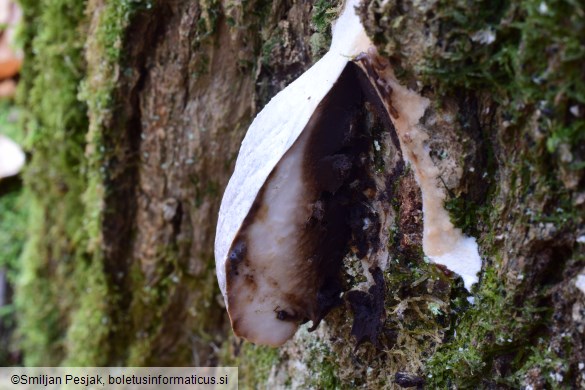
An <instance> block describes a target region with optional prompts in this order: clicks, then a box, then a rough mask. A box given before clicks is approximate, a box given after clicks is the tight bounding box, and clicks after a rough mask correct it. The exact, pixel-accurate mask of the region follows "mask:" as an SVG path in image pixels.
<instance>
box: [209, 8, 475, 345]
mask: <svg viewBox="0 0 585 390" xmlns="http://www.w3.org/2000/svg"><path fill="white" fill-rule="evenodd" d="M358 4H359V1H358V0H348V1H347V2H346V4H345V6H344V10H343V12H342V14H341V16H340V17H339V19H338V21H337V22H336V23H335V25H334V28H333V41H332V45H331V49H330V51H329V52H328V53H327V54H326V55H325V56H324V57H323V58H322V59H321V60H320V61H318V62H317V63H316V64H315V65H314V66H313V67H311V68H310V69H309V70H308V71H307V72H305V73H304V74H303V75H301V76H300V77H299V78H298V79H297V80H295V81H294V82H293V83H291V84H290V85H289V86H288V87H287V88H285V89H284V90H283V91H282V92H280V93H279V94H278V95H276V96H275V97H274V98H273V99H272V100H271V101H270V102H269V103H268V104H267V105H266V107H265V108H264V109H263V110H262V111H261V112H260V113H259V114H258V116H257V117H256V118H255V119H254V121H253V123H252V125H251V126H250V128H249V130H248V132H247V134H246V136H245V138H244V140H243V142H242V146H241V149H240V153H239V155H238V159H237V161H236V167H235V170H234V174H233V176H232V178H231V179H230V181H229V183H228V186H227V188H226V191H225V193H224V197H223V200H222V204H221V207H220V211H219V219H218V227H217V232H216V239H215V258H216V270H217V278H218V282H219V286H220V289H221V292H222V294H223V296H224V300H225V303H226V307H227V310H228V313H229V315H230V320H231V322H232V327H233V329H234V332H235V333H236V334H237V335H238V336H241V337H244V338H246V339H248V340H249V341H252V342H254V343H258V344H265V345H271V346H279V345H281V344H283V343H284V342H286V341H287V340H288V339H289V338H290V337H292V335H293V334H294V333H295V332H296V330H297V328H298V326H299V322H298V321H282V320H279V319H278V318H277V316H276V313H277V311H278V310H286V311H287V312H289V313H290V312H291V310H292V312H293V314H294V303H293V302H289V301H287V299H286V296H287V294H288V293H289V292H295V293H296V294H298V293H299V291H300V292H302V291H304V290H306V289H307V287H306V286H304V285H303V282H304V279H306V278H305V277H304V275H303V272H304V271H305V270H306V261H307V259H306V258H303V257H302V256H301V254H300V253H299V249H298V248H299V247H301V246H302V245H301V243H300V242H299V240H302V239H303V236H302V233H301V232H300V230H302V229H301V228H300V227H301V226H303V223H304V221H306V220H307V218H308V217H309V216H310V213H311V211H310V206H311V202H313V201H314V199H312V198H311V196H312V195H310V194H308V191H307V190H306V189H305V188H304V187H303V186H304V184H303V181H302V160H303V156H304V154H305V150H306V140H307V139H308V138H309V136H308V135H307V134H303V130H304V129H305V128H306V127H307V123H308V122H309V120H310V118H311V116H312V115H313V113H314V112H315V110H316V108H317V106H318V105H319V103H320V102H321V101H322V99H323V98H324V97H325V96H326V95H327V93H328V92H329V91H330V90H331V88H332V87H333V86H334V84H335V82H336V80H337V79H338V78H339V76H340V74H341V72H342V71H343V69H344V68H345V66H346V65H347V63H348V61H350V60H352V59H353V57H355V56H357V55H359V54H361V53H363V52H368V50H370V52H372V44H371V42H370V40H369V39H368V38H367V35H366V33H365V31H364V29H363V26H362V25H361V22H360V21H359V17H358V16H357V15H356V14H355V11H354V9H355V7H356V6H357V5H358ZM374 55H375V54H374ZM386 76H387V78H388V80H386V81H387V82H388V83H389V84H390V85H391V86H392V88H393V91H394V92H393V94H392V103H393V105H394V107H395V109H396V110H397V111H398V114H399V115H398V118H394V117H392V116H391V119H392V121H393V123H394V126H395V127H396V131H397V133H398V136H399V139H400V143H401V148H402V150H403V155H404V156H405V159H407V161H408V162H409V163H410V164H411V165H412V167H413V168H414V172H415V176H416V179H417V182H418V183H419V185H420V187H421V190H422V197H423V213H424V234H423V249H424V251H425V254H426V255H427V256H429V257H430V258H431V259H432V260H433V261H434V262H436V263H439V264H444V265H446V266H447V267H448V268H449V269H451V270H452V271H454V272H457V273H459V274H460V275H461V276H462V277H463V279H464V281H465V286H466V287H467V288H469V287H470V286H471V284H472V283H475V282H476V281H477V276H476V274H477V272H478V271H479V270H480V268H481V259H480V258H479V255H478V253H477V245H476V243H475V240H474V239H473V238H470V237H466V236H464V235H463V234H462V233H461V231H460V230H459V229H456V228H454V226H453V225H452V224H451V222H450V220H449V215H448V213H447V212H446V211H445V209H444V207H443V202H444V199H445V192H444V190H443V189H442V188H441V187H440V185H439V181H438V175H439V172H438V169H437V168H436V167H435V166H434V164H433V163H432V160H431V159H430V156H429V153H428V151H427V150H425V148H424V141H425V140H426V137H427V135H426V133H425V132H424V131H423V130H422V129H421V128H420V125H419V121H420V119H421V118H422V116H423V114H424V112H425V110H426V108H427V106H428V100H427V99H425V98H422V97H421V96H419V95H418V94H416V93H415V92H413V91H410V90H408V89H406V88H404V87H402V86H400V85H399V84H398V83H397V82H396V81H395V80H394V79H393V76H392V75H391V71H388V74H387V75H386ZM293 145H294V146H293ZM271 173H272V176H269V175H271ZM263 187H265V188H264V193H263V195H262V196H263V198H262V200H263V203H262V205H261V206H260V208H259V210H255V214H254V220H253V221H251V223H250V221H248V222H249V223H248V224H247V225H246V229H245V232H242V231H240V229H241V227H242V224H243V223H244V221H245V219H246V217H247V216H248V214H249V213H250V211H251V208H252V206H253V204H254V202H255V200H256V199H257V198H258V196H259V193H260V191H261V189H262V188H263ZM256 215H258V217H256ZM260 216H261V217H260ZM244 233H245V234H244ZM239 234H244V235H245V239H246V243H247V248H246V259H247V261H249V264H247V265H246V267H245V269H246V270H247V271H246V272H253V274H246V275H240V276H238V277H236V278H233V281H231V282H230V284H228V278H227V277H226V276H227V275H226V274H227V272H229V267H230V264H229V260H228V256H229V253H230V250H231V249H232V246H233V245H234V244H235V242H234V240H235V239H236V238H237V237H239V236H238V235H239ZM250 270H251V271H250ZM249 280H253V283H250V282H249ZM307 293H308V292H307ZM291 307H292V308H293V309H291Z"/></svg>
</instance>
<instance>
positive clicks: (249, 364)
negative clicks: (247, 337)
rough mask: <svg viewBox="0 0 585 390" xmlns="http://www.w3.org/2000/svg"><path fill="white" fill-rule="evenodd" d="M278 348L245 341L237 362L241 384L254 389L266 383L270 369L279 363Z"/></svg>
mask: <svg viewBox="0 0 585 390" xmlns="http://www.w3.org/2000/svg"><path fill="white" fill-rule="evenodd" d="M279 360H280V355H279V352H278V349H277V348H270V347H263V346H258V345H254V344H251V343H248V342H244V344H243V345H242V348H241V351H240V353H239V355H238V357H237V358H236V360H235V362H234V363H235V364H236V365H237V366H238V367H239V376H240V385H243V386H244V388H248V389H254V388H258V387H261V386H262V385H265V384H266V381H267V380H268V376H269V375H270V371H271V370H272V368H273V367H274V366H276V365H277V364H278V362H279Z"/></svg>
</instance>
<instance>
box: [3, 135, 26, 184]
mask: <svg viewBox="0 0 585 390" xmlns="http://www.w3.org/2000/svg"><path fill="white" fill-rule="evenodd" d="M25 160H26V157H25V155H24V152H23V151H22V149H21V148H20V146H18V144H17V143H16V142H14V141H12V140H11V139H10V138H8V137H5V136H3V135H0V179H1V178H3V177H9V176H14V175H16V174H18V172H20V170H21V169H22V167H23V166H24V162H25Z"/></svg>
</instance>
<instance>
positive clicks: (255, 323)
mask: <svg viewBox="0 0 585 390" xmlns="http://www.w3.org/2000/svg"><path fill="white" fill-rule="evenodd" d="M303 135H304V134H303ZM307 138H308V137H302V136H301V137H300V138H299V141H300V142H297V143H295V145H294V146H293V147H292V148H291V149H290V150H289V152H288V153H287V154H286V155H285V156H284V157H283V158H282V160H281V161H280V162H279V164H278V166H277V168H276V171H275V173H274V175H273V176H272V177H271V179H270V181H269V182H268V183H269V184H268V187H267V188H266V189H265V192H264V198H263V199H264V201H265V202H264V207H265V209H264V210H263V211H262V212H264V213H265V215H266V217H265V220H263V221H256V222H254V223H253V224H251V225H250V226H249V227H248V230H247V233H246V241H247V242H248V244H249V245H248V248H247V251H248V252H247V256H248V257H249V258H250V259H251V261H252V260H253V264H254V268H255V270H257V271H260V270H261V272H256V274H255V275H254V281H255V285H256V290H255V291H253V292H251V291H250V290H249V286H248V285H247V284H246V282H245V278H243V277H240V278H236V279H235V280H234V282H233V284H232V285H231V286H230V288H233V289H236V290H237V291H238V293H241V294H248V295H250V294H251V293H252V295H251V296H249V299H250V302H249V303H247V307H245V308H242V307H237V308H234V309H233V310H232V313H231V314H232V319H234V317H233V315H235V316H236V317H237V320H238V321H239V323H238V331H239V332H240V334H241V335H243V336H247V338H250V340H251V341H255V342H258V343H261V344H265V345H272V346H279V345H281V344H283V343H284V342H285V341H286V340H288V339H289V338H291V337H292V335H293V334H294V333H295V332H296V330H297V328H298V326H299V325H298V323H297V322H295V321H281V320H279V319H277V318H276V313H275V308H279V309H280V310H286V311H288V312H291V310H290V308H289V306H290V304H289V303H288V302H286V301H284V300H283V295H284V294H285V293H291V294H294V293H296V292H298V291H303V289H304V286H303V282H304V280H303V279H302V278H299V269H298V262H299V254H298V242H299V239H300V237H299V226H303V224H304V223H305V222H306V221H307V219H308V218H309V217H310V215H311V212H312V210H311V208H310V207H309V203H310V202H311V201H310V200H309V199H308V197H307V196H308V195H309V194H308V193H307V191H306V190H305V188H304V183H303V180H302V174H303V164H302V161H303V154H304V152H305V147H306V144H307ZM275 264H277V265H278V266H277V267H275ZM274 282H278V286H277V287H275V286H274ZM299 286H302V287H299ZM226 302H227V299H226ZM234 312H235V313H234ZM243 313H246V314H243Z"/></svg>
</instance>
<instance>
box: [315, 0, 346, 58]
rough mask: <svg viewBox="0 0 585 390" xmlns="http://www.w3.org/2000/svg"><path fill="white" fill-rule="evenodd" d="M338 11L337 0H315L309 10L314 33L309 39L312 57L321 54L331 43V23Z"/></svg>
mask: <svg viewBox="0 0 585 390" xmlns="http://www.w3.org/2000/svg"><path fill="white" fill-rule="evenodd" d="M338 13H339V1H338V0H317V1H316V2H315V4H313V9H312V10H311V27H312V28H313V30H314V33H313V34H312V35H311V39H310V41H309V43H310V45H311V54H312V55H313V59H314V60H316V59H319V58H320V57H321V56H323V55H324V54H325V53H326V52H327V50H328V49H329V46H330V45H331V23H332V22H333V20H335V19H336V18H337V15H338Z"/></svg>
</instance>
